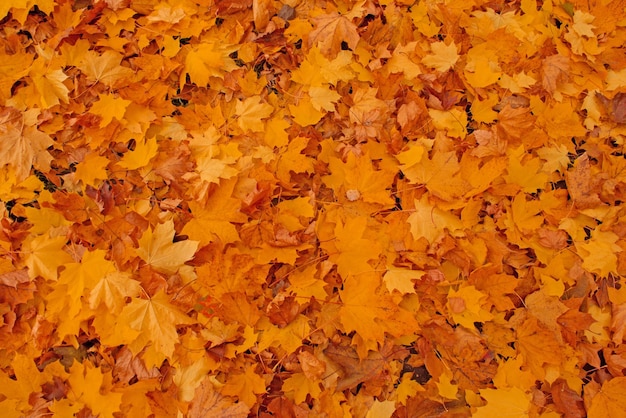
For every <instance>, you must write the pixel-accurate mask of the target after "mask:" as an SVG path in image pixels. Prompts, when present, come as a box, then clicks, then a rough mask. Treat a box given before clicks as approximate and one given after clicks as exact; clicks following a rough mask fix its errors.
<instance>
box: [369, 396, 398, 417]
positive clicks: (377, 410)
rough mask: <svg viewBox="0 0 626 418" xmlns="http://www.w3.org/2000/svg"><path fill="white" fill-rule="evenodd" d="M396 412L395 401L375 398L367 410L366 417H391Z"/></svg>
mask: <svg viewBox="0 0 626 418" xmlns="http://www.w3.org/2000/svg"><path fill="white" fill-rule="evenodd" d="M394 412H396V403H395V402H393V401H382V402H381V401H379V400H375V401H374V403H373V404H372V406H371V407H370V408H369V410H368V411H367V415H366V416H365V418H390V417H391V416H392V415H393V413H394Z"/></svg>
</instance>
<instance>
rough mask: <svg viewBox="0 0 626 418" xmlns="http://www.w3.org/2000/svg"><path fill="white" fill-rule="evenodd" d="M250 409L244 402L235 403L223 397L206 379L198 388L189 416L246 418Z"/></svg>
mask: <svg viewBox="0 0 626 418" xmlns="http://www.w3.org/2000/svg"><path fill="white" fill-rule="evenodd" d="M249 409H250V408H248V407H247V406H246V405H245V404H244V403H243V402H239V403H234V402H232V401H231V400H230V399H229V398H227V397H225V396H222V395H221V394H220V393H219V392H218V391H217V390H215V388H214V387H213V384H212V383H211V381H210V380H209V378H208V377H206V378H205V379H204V380H202V383H201V384H200V386H199V387H198V388H196V391H195V396H194V398H193V400H192V401H191V407H190V408H189V415H190V416H195V417H200V416H202V417H210V416H223V417H228V418H246V417H247V416H248V412H249Z"/></svg>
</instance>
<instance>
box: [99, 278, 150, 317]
mask: <svg viewBox="0 0 626 418" xmlns="http://www.w3.org/2000/svg"><path fill="white" fill-rule="evenodd" d="M140 291H141V286H140V284H139V282H137V281H136V280H133V279H132V278H131V276H130V274H128V273H126V272H120V271H113V272H109V273H106V274H101V278H100V279H99V280H98V281H97V282H96V284H95V285H94V286H93V288H92V289H91V292H90V294H89V307H90V308H91V309H94V310H95V309H96V308H97V307H98V306H99V305H100V304H104V305H105V306H106V307H107V308H108V309H109V310H110V311H111V312H116V313H118V312H120V311H121V310H122V308H123V307H124V306H125V299H126V298H127V297H137V296H139V293H140Z"/></svg>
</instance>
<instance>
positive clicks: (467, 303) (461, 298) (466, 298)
mask: <svg viewBox="0 0 626 418" xmlns="http://www.w3.org/2000/svg"><path fill="white" fill-rule="evenodd" d="M486 300H487V295H486V294H484V293H483V292H481V291H479V290H477V289H476V288H475V287H474V286H464V287H461V288H460V289H459V290H454V289H450V291H449V292H448V304H447V306H448V310H449V311H450V314H451V315H452V318H453V319H454V321H455V322H456V323H458V324H461V325H463V326H464V327H465V328H467V329H469V330H473V329H475V327H474V323H475V322H485V321H489V320H491V319H493V315H492V314H491V313H490V312H489V311H488V310H487V309H485V307H484V306H483V305H485V302H486Z"/></svg>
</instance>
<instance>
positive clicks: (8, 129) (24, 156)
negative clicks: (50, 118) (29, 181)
mask: <svg viewBox="0 0 626 418" xmlns="http://www.w3.org/2000/svg"><path fill="white" fill-rule="evenodd" d="M29 115H33V112H32V111H31V112H29ZM25 119H29V117H27V118H25ZM33 123H34V122H33ZM20 125H21V126H19V127H17V126H15V125H13V124H12V123H4V124H0V166H3V165H10V166H11V167H13V168H14V169H15V177H16V178H17V180H18V181H22V180H24V179H25V178H26V177H28V175H29V174H30V170H31V168H32V167H33V166H34V167H35V168H37V169H39V170H44V171H45V170H46V167H49V164H50V160H51V159H52V156H51V155H50V153H48V151H47V148H48V147H50V146H51V145H52V144H53V143H54V142H53V141H52V138H50V136H48V135H47V134H45V133H43V132H41V131H39V130H38V129H37V128H36V127H35V126H32V125H31V123H30V121H28V120H24V122H22V123H20Z"/></svg>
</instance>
